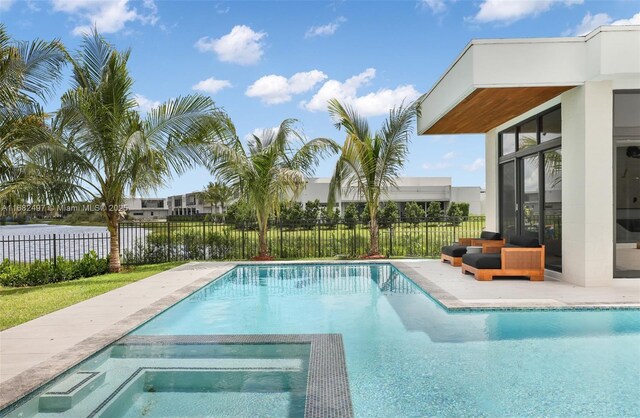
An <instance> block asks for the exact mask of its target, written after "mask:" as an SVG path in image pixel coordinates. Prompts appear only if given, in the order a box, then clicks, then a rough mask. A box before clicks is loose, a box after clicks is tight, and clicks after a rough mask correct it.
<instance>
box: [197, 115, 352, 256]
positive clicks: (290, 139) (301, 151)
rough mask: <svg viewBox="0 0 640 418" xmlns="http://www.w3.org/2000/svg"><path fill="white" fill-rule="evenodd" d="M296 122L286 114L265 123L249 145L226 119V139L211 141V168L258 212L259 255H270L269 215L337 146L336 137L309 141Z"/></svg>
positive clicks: (291, 198) (303, 183)
mask: <svg viewBox="0 0 640 418" xmlns="http://www.w3.org/2000/svg"><path fill="white" fill-rule="evenodd" d="M296 122H297V121H296V120H295V119H286V120H284V121H283V122H282V123H281V124H280V127H279V128H278V129H277V130H275V129H267V130H264V132H263V133H262V136H257V135H253V136H252V138H251V139H250V140H249V141H248V146H247V148H246V149H245V147H244V146H243V144H242V142H241V141H240V139H239V138H238V136H237V135H236V133H235V130H234V128H233V126H232V125H231V124H228V130H227V140H226V141H225V143H220V142H216V143H213V144H212V151H213V154H214V155H215V156H216V158H214V160H213V161H212V162H211V164H210V168H211V172H212V174H213V175H215V176H216V177H217V178H218V179H220V181H222V182H224V183H225V184H227V185H228V186H229V187H230V188H231V189H232V190H233V192H234V193H236V194H237V195H238V196H242V198H243V199H246V202H247V203H248V206H249V208H251V210H252V211H253V212H254V213H255V214H256V218H257V220H258V236H259V239H258V242H259V248H258V257H257V259H262V260H267V259H270V257H269V247H268V245H267V230H268V222H269V218H270V217H271V216H272V215H274V214H277V213H278V211H279V210H280V204H281V203H282V202H287V201H291V200H293V199H294V198H295V197H296V196H297V195H299V193H300V192H301V191H302V189H303V188H304V186H305V184H306V178H307V177H309V176H311V175H313V172H314V170H315V167H316V166H317V164H318V162H319V159H320V158H321V157H323V156H325V155H329V154H332V153H336V152H337V151H338V149H339V147H338V145H337V144H336V143H335V142H334V141H332V140H330V139H326V138H316V139H313V140H311V141H308V142H306V141H305V140H304V138H303V136H302V135H301V134H300V133H298V132H297V131H296V130H295V129H294V124H295V123H296ZM296 142H298V144H299V147H296Z"/></svg>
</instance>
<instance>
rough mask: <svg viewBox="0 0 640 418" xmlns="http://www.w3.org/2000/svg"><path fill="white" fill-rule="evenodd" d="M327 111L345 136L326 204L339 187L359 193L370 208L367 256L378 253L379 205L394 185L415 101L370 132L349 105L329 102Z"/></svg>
mask: <svg viewBox="0 0 640 418" xmlns="http://www.w3.org/2000/svg"><path fill="white" fill-rule="evenodd" d="M329 113H330V114H331V116H332V117H333V119H334V122H335V126H336V128H338V129H344V130H345V132H346V134H347V137H346V139H345V141H344V144H343V145H342V153H341V155H340V157H339V158H338V161H337V163H336V167H335V170H334V173H333V177H332V178H331V182H330V183H329V198H328V206H329V207H330V208H331V207H332V206H333V204H334V203H335V200H336V198H337V197H338V196H339V195H340V193H341V191H342V188H343V187H346V188H347V189H348V190H349V191H350V193H357V194H358V195H359V196H362V197H363V198H364V200H365V202H366V206H367V208H368V210H369V214H368V215H369V219H370V223H369V236H370V245H369V252H368V254H367V255H368V256H369V257H377V256H379V255H380V250H379V246H378V219H377V214H378V208H379V205H380V198H381V196H383V195H384V194H386V193H387V192H388V191H389V189H390V188H392V187H396V178H397V177H398V176H399V175H400V172H401V170H402V167H403V165H404V161H405V160H406V158H407V151H408V144H409V137H410V131H411V129H412V127H413V123H414V121H415V116H416V104H415V103H414V104H411V105H409V106H404V105H401V106H400V107H398V108H394V109H392V110H391V111H390V112H389V117H388V118H387V119H386V120H385V122H384V124H383V126H382V128H381V129H380V130H379V131H378V132H376V133H375V134H372V133H371V130H370V129H369V123H368V122H367V120H366V119H364V118H363V117H362V116H361V115H360V114H358V112H357V111H356V110H355V109H353V108H352V107H351V106H348V105H342V104H341V103H340V102H339V101H338V100H336V99H331V100H330V101H329Z"/></svg>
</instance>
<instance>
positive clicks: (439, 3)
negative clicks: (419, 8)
mask: <svg viewBox="0 0 640 418" xmlns="http://www.w3.org/2000/svg"><path fill="white" fill-rule="evenodd" d="M422 5H423V6H426V7H428V8H430V9H431V11H432V12H433V13H442V12H444V11H445V10H447V4H446V3H445V1H444V0H422Z"/></svg>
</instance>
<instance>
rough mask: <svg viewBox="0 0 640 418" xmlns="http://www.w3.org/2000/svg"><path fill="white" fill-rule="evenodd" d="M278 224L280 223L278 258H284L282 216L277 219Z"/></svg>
mask: <svg viewBox="0 0 640 418" xmlns="http://www.w3.org/2000/svg"><path fill="white" fill-rule="evenodd" d="M278 224H279V225H280V258H284V254H283V250H282V248H283V244H282V241H283V240H284V235H283V233H282V218H279V219H278Z"/></svg>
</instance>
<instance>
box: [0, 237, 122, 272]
mask: <svg viewBox="0 0 640 418" xmlns="http://www.w3.org/2000/svg"><path fill="white" fill-rule="evenodd" d="M90 251H95V252H96V254H97V255H98V257H100V258H106V257H107V256H108V255H109V234H108V233H86V234H49V235H10V236H2V235H0V262H2V261H3V260H6V259H8V260H9V261H10V262H11V263H12V264H20V265H24V264H29V263H31V262H33V261H36V260H38V261H44V260H51V261H52V262H53V263H54V265H55V263H56V261H57V260H58V258H59V257H62V258H64V259H66V260H79V259H81V258H82V257H83V256H84V255H85V254H87V253H88V252H90Z"/></svg>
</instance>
